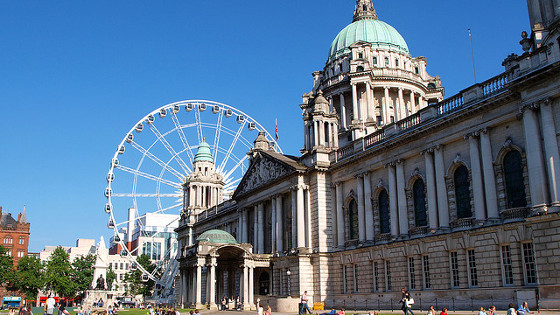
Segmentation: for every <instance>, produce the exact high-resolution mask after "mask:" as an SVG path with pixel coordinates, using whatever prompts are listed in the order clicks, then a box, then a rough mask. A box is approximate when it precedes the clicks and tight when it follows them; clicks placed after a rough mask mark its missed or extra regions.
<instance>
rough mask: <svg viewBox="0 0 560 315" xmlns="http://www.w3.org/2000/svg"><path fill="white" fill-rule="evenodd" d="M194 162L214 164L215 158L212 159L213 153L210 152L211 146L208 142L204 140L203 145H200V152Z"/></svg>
mask: <svg viewBox="0 0 560 315" xmlns="http://www.w3.org/2000/svg"><path fill="white" fill-rule="evenodd" d="M194 161H195V162H199V161H208V162H214V158H213V157H212V152H211V151H210V145H208V143H206V141H204V140H202V143H201V144H199V145H198V151H197V152H196V155H195V156H194Z"/></svg>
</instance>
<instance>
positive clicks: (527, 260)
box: [523, 243, 537, 284]
mask: <svg viewBox="0 0 560 315" xmlns="http://www.w3.org/2000/svg"><path fill="white" fill-rule="evenodd" d="M523 265H524V267H525V284H537V266H536V265H535V253H534V251H533V243H523Z"/></svg>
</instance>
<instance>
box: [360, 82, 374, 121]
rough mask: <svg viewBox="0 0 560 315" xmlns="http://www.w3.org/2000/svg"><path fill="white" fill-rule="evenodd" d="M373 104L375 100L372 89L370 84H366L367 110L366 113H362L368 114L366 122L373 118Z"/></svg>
mask: <svg viewBox="0 0 560 315" xmlns="http://www.w3.org/2000/svg"><path fill="white" fill-rule="evenodd" d="M372 103H373V100H372V98H371V87H370V85H369V82H366V108H365V110H364V111H362V112H365V114H366V115H365V117H364V120H366V118H371V112H372V111H373V107H372Z"/></svg>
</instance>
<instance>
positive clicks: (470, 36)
mask: <svg viewBox="0 0 560 315" xmlns="http://www.w3.org/2000/svg"><path fill="white" fill-rule="evenodd" d="M468 31H469V41H470V43H471V58H472V71H473V75H474V83H475V84H476V70H475V67H474V51H473V46H472V34H471V29H470V28H469V29H468Z"/></svg>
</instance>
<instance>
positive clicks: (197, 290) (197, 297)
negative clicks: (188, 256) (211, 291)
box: [195, 263, 202, 307]
mask: <svg viewBox="0 0 560 315" xmlns="http://www.w3.org/2000/svg"><path fill="white" fill-rule="evenodd" d="M195 305H196V307H200V306H201V305H202V265H201V264H200V263H198V264H197V265H196V286H195Z"/></svg>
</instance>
